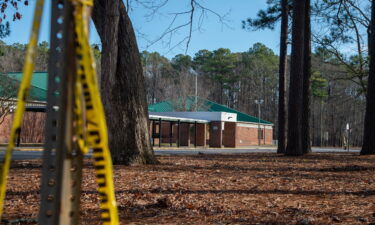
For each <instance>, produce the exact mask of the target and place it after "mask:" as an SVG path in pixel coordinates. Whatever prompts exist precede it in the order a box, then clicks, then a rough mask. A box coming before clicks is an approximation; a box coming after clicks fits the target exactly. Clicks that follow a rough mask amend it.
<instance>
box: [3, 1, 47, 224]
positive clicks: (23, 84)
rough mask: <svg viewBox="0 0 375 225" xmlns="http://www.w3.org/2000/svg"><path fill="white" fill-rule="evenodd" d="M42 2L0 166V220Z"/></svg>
mask: <svg viewBox="0 0 375 225" xmlns="http://www.w3.org/2000/svg"><path fill="white" fill-rule="evenodd" d="M43 6H44V0H37V2H36V5H35V11H34V19H33V26H32V30H31V36H30V40H29V45H28V47H27V51H26V57H25V64H24V67H23V77H22V82H21V85H20V88H19V90H18V96H17V107H16V112H15V115H14V120H13V124H12V129H11V132H10V138H9V143H8V146H7V149H6V153H5V158H4V161H3V162H2V164H1V171H0V218H1V216H2V213H3V205H4V198H5V193H6V185H7V177H8V173H9V167H10V162H11V158H12V152H13V149H14V146H15V143H16V140H17V139H18V136H19V135H20V129H21V125H22V116H23V114H24V112H25V107H26V99H27V97H28V94H29V93H28V92H29V89H30V83H31V78H32V74H33V71H34V61H35V54H36V46H37V44H38V40H39V30H40V22H41V18H42V14H43Z"/></svg>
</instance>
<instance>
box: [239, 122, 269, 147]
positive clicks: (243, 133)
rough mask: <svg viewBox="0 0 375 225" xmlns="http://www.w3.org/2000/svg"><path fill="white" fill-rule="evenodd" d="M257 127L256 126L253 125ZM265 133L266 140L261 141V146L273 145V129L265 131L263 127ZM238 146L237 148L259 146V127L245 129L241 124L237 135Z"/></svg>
mask: <svg viewBox="0 0 375 225" xmlns="http://www.w3.org/2000/svg"><path fill="white" fill-rule="evenodd" d="M253 126H256V125H253ZM261 128H262V129H263V132H265V133H264V137H265V138H264V139H261V145H271V144H272V135H273V130H272V129H264V127H261ZM236 145H237V146H250V145H258V128H257V127H243V126H241V123H238V125H237V135H236Z"/></svg>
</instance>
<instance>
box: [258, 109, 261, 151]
mask: <svg viewBox="0 0 375 225" xmlns="http://www.w3.org/2000/svg"><path fill="white" fill-rule="evenodd" d="M260 131H261V130H260V104H258V145H260Z"/></svg>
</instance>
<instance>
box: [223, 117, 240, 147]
mask: <svg viewBox="0 0 375 225" xmlns="http://www.w3.org/2000/svg"><path fill="white" fill-rule="evenodd" d="M236 125H237V123H236V122H225V123H224V131H223V145H224V147H229V148H235V147H236Z"/></svg>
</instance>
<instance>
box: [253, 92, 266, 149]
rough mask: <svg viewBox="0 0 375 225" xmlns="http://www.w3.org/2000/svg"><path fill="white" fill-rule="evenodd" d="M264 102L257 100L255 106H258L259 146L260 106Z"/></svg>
mask: <svg viewBox="0 0 375 225" xmlns="http://www.w3.org/2000/svg"><path fill="white" fill-rule="evenodd" d="M263 102H264V100H263V99H260V100H255V104H257V105H258V145H260V131H261V130H260V105H261V104H263Z"/></svg>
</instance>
